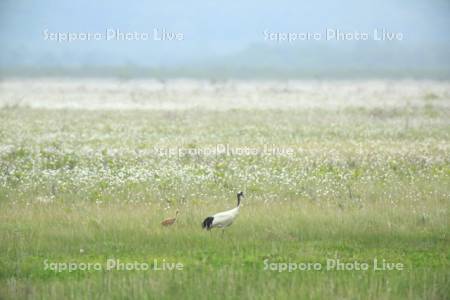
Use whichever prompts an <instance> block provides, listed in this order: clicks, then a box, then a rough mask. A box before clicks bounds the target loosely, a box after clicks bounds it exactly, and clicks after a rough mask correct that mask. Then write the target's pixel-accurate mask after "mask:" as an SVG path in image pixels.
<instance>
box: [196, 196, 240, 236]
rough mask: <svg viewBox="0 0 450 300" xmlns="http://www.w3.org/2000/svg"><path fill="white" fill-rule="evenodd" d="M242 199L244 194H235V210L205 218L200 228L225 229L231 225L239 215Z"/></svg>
mask: <svg viewBox="0 0 450 300" xmlns="http://www.w3.org/2000/svg"><path fill="white" fill-rule="evenodd" d="M243 197H244V193H243V192H239V193H238V194H237V206H236V207H235V208H233V209H230V210H227V211H223V212H220V213H217V214H215V215H213V216H209V217H207V218H206V219H205V220H204V221H203V223H202V228H203V229H206V230H211V229H212V228H214V227H217V228H222V229H225V228H226V227H228V226H230V225H231V224H233V221H234V220H235V219H236V217H237V216H238V215H239V208H240V207H241V198H243Z"/></svg>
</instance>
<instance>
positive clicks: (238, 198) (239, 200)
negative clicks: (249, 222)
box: [237, 193, 242, 207]
mask: <svg viewBox="0 0 450 300" xmlns="http://www.w3.org/2000/svg"><path fill="white" fill-rule="evenodd" d="M241 197H242V194H240V193H239V194H237V200H238V203H237V206H238V207H239V206H240V205H241Z"/></svg>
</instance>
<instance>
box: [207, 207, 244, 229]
mask: <svg viewBox="0 0 450 300" xmlns="http://www.w3.org/2000/svg"><path fill="white" fill-rule="evenodd" d="M239 207H240V205H239V206H237V207H235V208H233V209H230V210H227V211H223V212H220V213H217V214H215V215H213V216H212V217H213V218H214V219H213V222H212V226H211V228H212V227H218V228H225V227H228V226H230V225H231V224H233V221H234V220H235V219H236V217H237V216H238V215H239Z"/></svg>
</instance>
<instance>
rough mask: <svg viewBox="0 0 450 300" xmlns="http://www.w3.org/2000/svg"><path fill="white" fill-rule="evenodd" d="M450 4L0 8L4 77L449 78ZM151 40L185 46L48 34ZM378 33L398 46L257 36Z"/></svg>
mask: <svg viewBox="0 0 450 300" xmlns="http://www.w3.org/2000/svg"><path fill="white" fill-rule="evenodd" d="M449 17H450V2H449V1H447V0H432V1H418V0H412V1H406V0H397V1H390V0H381V1H355V0H350V1H344V2H337V1H323V0H319V1H313V2H305V3H301V2H299V1H270V2H269V1H253V0H251V1H245V2H240V3H235V2H223V1H189V2H186V1H170V2H167V3H157V2H144V1H142V2H140V1H124V2H115V1H88V0H80V1H73V2H72V1H70V2H69V1H51V0H42V1H25V0H6V1H5V0H3V1H1V2H0V39H1V41H2V46H1V52H0V70H1V74H0V75H2V76H52V75H55V76H64V75H68V76H109V77H122V78H128V77H140V76H148V77H157V78H158V77H161V78H164V77H206V78H226V77H238V78H239V77H243V78H247V77H248V78H293V77H294V78H295V77H311V78H321V77H325V78H326V77H339V78H340V77H350V78H351V77H361V76H362V77H407V78H409V77H411V78H443V79H448V78H450V56H449V53H450V35H449V33H448V30H449V28H450V18H449ZM108 28H111V29H119V30H120V31H122V32H147V33H153V30H154V29H155V28H156V29H158V30H160V31H161V30H162V29H165V30H166V31H168V32H179V33H182V34H183V40H182V41H154V40H153V39H152V38H151V39H149V40H146V41H143V40H132V41H116V40H111V41H106V40H91V41H73V42H57V41H49V40H45V39H44V30H48V31H49V32H61V33H64V32H91V33H96V32H101V33H105V31H106V29H108ZM327 28H332V29H339V30H341V31H343V32H367V33H370V34H372V33H373V31H374V29H378V30H382V29H385V30H387V31H389V32H393V33H401V34H402V36H403V39H402V40H401V41H398V40H397V41H395V40H394V41H374V40H373V39H369V40H367V41H326V40H325V39H324V38H322V39H321V40H320V41H315V40H309V41H294V42H291V43H290V42H287V41H285V42H276V41H271V40H265V35H264V31H265V30H267V31H269V32H285V33H290V32H292V33H308V32H309V33H316V32H320V33H322V34H323V35H324V33H325V31H326V29H327Z"/></svg>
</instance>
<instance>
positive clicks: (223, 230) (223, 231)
mask: <svg viewBox="0 0 450 300" xmlns="http://www.w3.org/2000/svg"><path fill="white" fill-rule="evenodd" d="M224 233H225V228H223V229H222V238H223V234H224Z"/></svg>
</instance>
